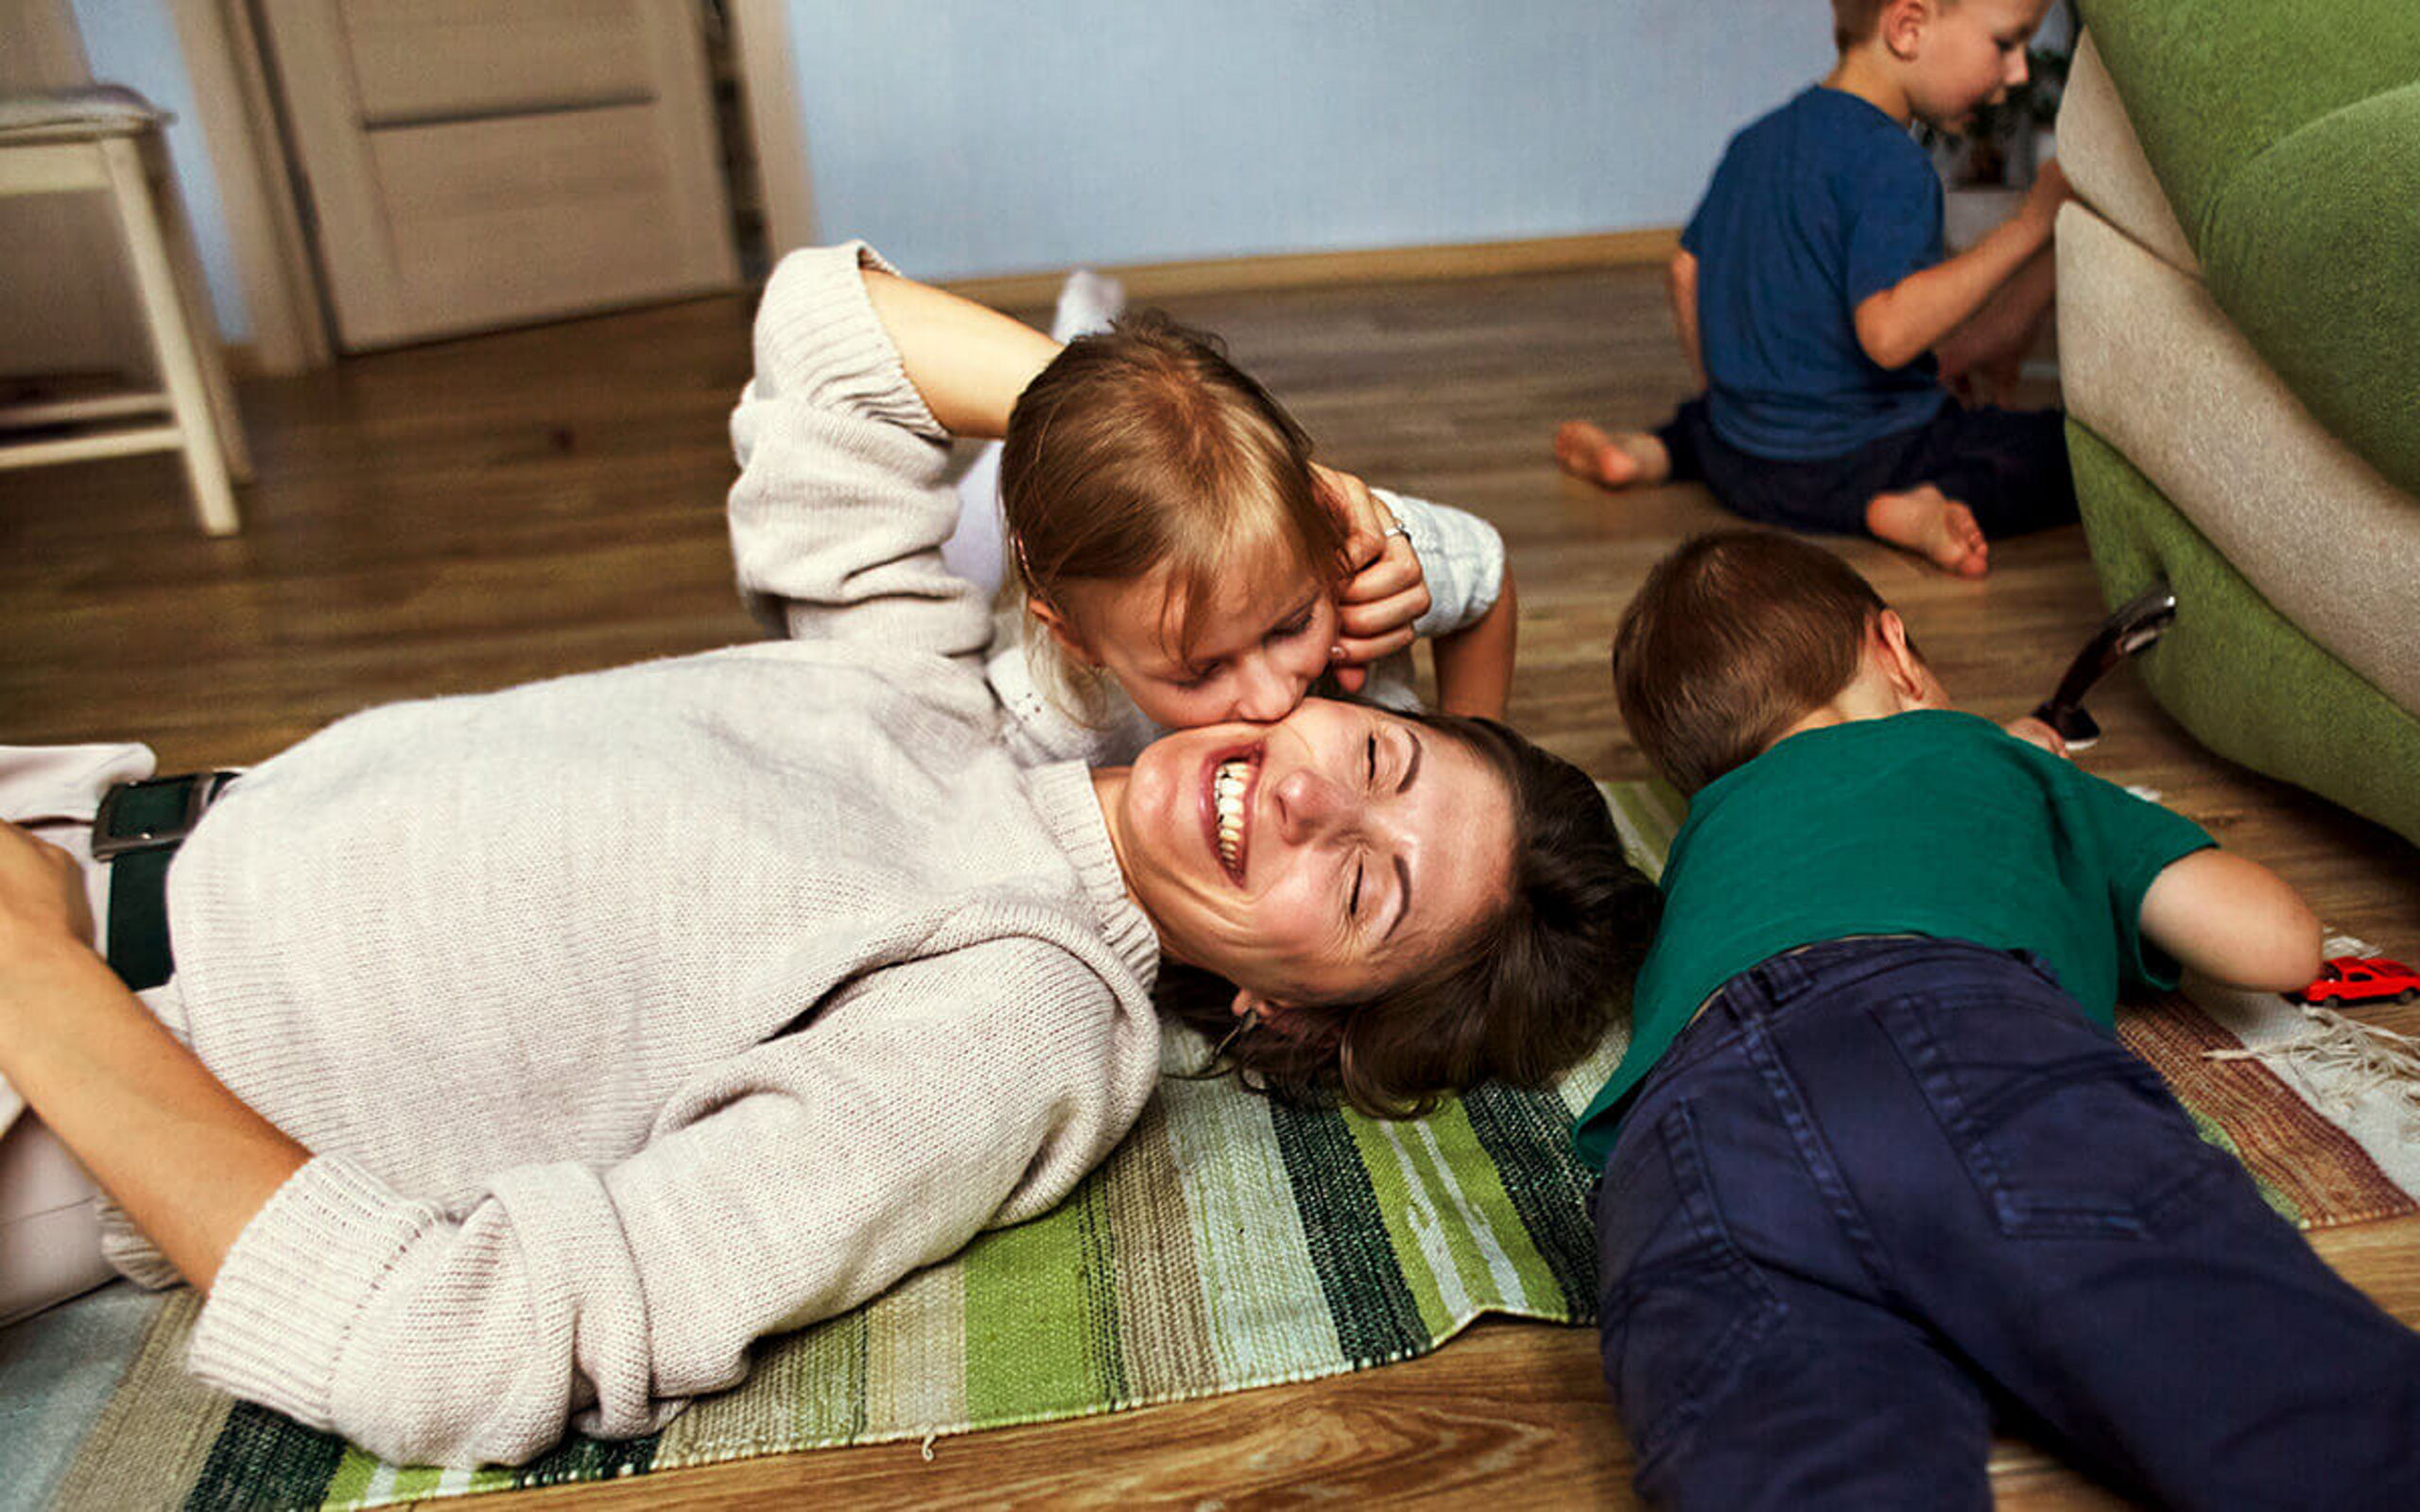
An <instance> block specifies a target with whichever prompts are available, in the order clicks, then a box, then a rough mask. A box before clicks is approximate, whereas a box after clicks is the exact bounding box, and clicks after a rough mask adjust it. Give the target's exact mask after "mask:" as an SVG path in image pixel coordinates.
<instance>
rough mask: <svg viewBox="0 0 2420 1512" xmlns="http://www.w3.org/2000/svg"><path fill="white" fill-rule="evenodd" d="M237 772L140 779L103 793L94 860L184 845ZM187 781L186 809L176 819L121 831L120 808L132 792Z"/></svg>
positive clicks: (95, 820)
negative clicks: (129, 831)
mask: <svg viewBox="0 0 2420 1512" xmlns="http://www.w3.org/2000/svg"><path fill="white" fill-rule="evenodd" d="M234 775H235V774H234V773H233V772H188V773H185V774H183V775H182V776H177V777H147V778H145V779H143V780H142V781H141V782H120V783H118V784H117V785H116V786H114V787H112V788H111V789H110V790H109V791H108V792H106V793H104V794H102V795H101V806H100V807H99V808H98V809H95V811H94V813H93V859H94V860H95V861H113V860H115V859H117V858H118V857H119V856H122V855H130V854H132V853H134V852H136V851H163V850H166V849H168V848H169V847H171V846H175V845H179V844H182V842H183V840H184V837H185V836H186V835H188V834H191V833H193V827H194V826H195V825H197V824H199V823H200V822H201V816H202V815H203V814H204V813H205V812H207V811H208V809H209V808H210V805H211V804H212V803H214V802H216V800H217V798H218V795H219V792H220V791H221V790H222V789H224V788H225V787H226V785H227V783H228V782H230V781H231V780H233V777H234ZM179 783H182V784H184V789H185V801H184V810H183V812H182V814H180V815H179V816H177V817H176V818H175V819H172V820H170V821H169V822H167V823H165V824H157V825H153V826H152V827H150V828H149V829H145V830H137V831H135V832H134V833H131V834H120V833H117V828H118V819H119V818H120V813H119V810H120V808H121V805H122V802H123V800H124V799H125V798H126V795H127V794H129V793H133V792H139V791H141V790H143V789H146V788H159V787H174V786H176V785H178V784H179Z"/></svg>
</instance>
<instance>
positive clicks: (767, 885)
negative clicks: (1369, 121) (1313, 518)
mask: <svg viewBox="0 0 2420 1512" xmlns="http://www.w3.org/2000/svg"><path fill="white" fill-rule="evenodd" d="M825 262H826V265H827V271H828V272H829V273H830V275H831V276H829V277H827V278H825V279H824V280H823V281H822V283H823V286H824V288H825V290H826V291H827V293H828V295H829V300H828V301H826V302H825V307H824V308H822V309H821V311H820V312H818V314H817V316H816V318H814V319H813V320H811V321H808V322H807V326H808V327H809V330H808V331H807V332H806V333H805V334H804V335H803V338H802V339H801V340H799V341H797V342H795V343H790V342H786V341H785V340H784V335H783V333H781V332H779V331H775V332H773V333H771V335H770V340H771V342H772V345H773V347H774V349H775V350H774V351H773V352H772V357H773V360H772V361H770V362H768V361H766V360H764V358H765V356H766V353H765V352H762V351H760V353H759V358H760V360H759V363H758V372H759V377H758V382H757V384H756V386H755V391H754V397H753V401H752V414H751V417H750V420H749V423H750V424H751V425H752V427H753V428H754V434H755V437H756V439H757V443H758V447H759V452H760V455H762V453H763V452H764V451H765V450H768V449H769V450H771V451H773V452H775V453H777V454H779V455H782V457H783V458H784V466H783V467H782V469H781V471H780V475H781V478H782V480H783V482H782V487H783V488H784V489H785V490H791V491H792V492H793V493H795V494H799V495H803V496H804V497H805V498H806V499H808V500H809V501H810V502H812V503H813V504H814V506H815V507H816V508H817V509H818V510H819V511H820V517H821V518H823V519H825V520H827V521H828V522H829V523H830V525H831V530H832V536H831V540H832V541H834V542H838V541H844V540H846V539H848V538H850V537H851V536H852V535H853V534H854V533H855V530H856V524H855V523H856V522H861V521H862V520H864V519H870V518H880V519H886V520H888V519H892V518H895V517H897V516H898V514H899V513H900V512H901V511H902V510H903V509H907V510H909V511H912V510H913V509H915V508H917V507H920V505H921V502H922V501H926V500H929V501H931V502H932V503H933V505H934V507H937V508H938V507H943V502H944V501H946V500H947V498H948V490H947V489H946V488H945V487H944V486H942V483H941V474H942V463H943V458H944V449H943V447H942V444H941V442H940V440H939V438H938V432H937V429H936V428H935V427H934V425H933V423H932V421H931V419H930V417H929V416H928V415H926V414H925V411H924V406H923V404H922V403H921V401H920V400H919V399H918V398H917V396H916V394H915V392H914V390H913V389H912V388H910V387H908V385H907V383H906V382H905V380H904V377H903V375H902V374H901V373H900V371H899V368H898V363H897V359H896V357H895V355H893V354H891V352H890V347H889V344H888V342H887V341H886V340H885V339H884V338H883V336H882V334H881V332H880V329H879V327H878V326H877V325H876V324H875V322H874V321H873V313H872V310H871V307H870V306H868V305H867V304H866V302H865V298H864V293H863V289H862V287H861V285H860V283H859V281H858V280H857V278H856V271H855V269H856V264H855V258H854V254H853V253H852V252H850V251H849V250H848V249H840V250H839V251H838V252H836V253H834V254H830V255H829V256H827V257H826V259H825ZM844 275H845V276H844ZM760 335H761V333H760ZM754 488H755V484H754V482H753V481H752V478H749V477H744V478H743V479H742V480H741V482H740V484H739V488H738V492H739V495H740V497H738V498H735V503H734V517H735V520H740V519H744V518H745V517H747V516H748V514H749V513H750V512H751V507H752V506H751V504H750V501H749V497H748V496H749V495H750V494H751V492H752V490H753V489H754ZM791 502H797V500H796V499H795V498H794V499H793V500H792V501H791ZM817 549H818V548H817V544H816V542H815V541H794V551H795V555H794V556H793V558H791V560H790V563H789V564H790V566H792V567H793V568H794V569H795V572H794V574H793V575H792V576H791V577H790V578H789V579H788V582H789V588H790V593H791V594H792V595H793V596H794V597H797V596H800V595H801V594H802V589H801V586H800V585H802V584H807V583H811V584H814V585H815V587H814V589H813V590H812V592H813V593H814V595H815V596H814V598H813V602H814V604H815V605H816V607H817V610H818V612H817V613H816V614H815V615H814V616H813V620H814V625H815V628H816V630H817V632H818V634H819V635H820V637H821V639H819V640H815V641H804V642H789V643H783V644H763V645H755V646H748V647H742V648H737V649H734V650H728V651H721V652H715V653H710V654H708V655H705V656H700V657H690V658H683V659H679V660H672V661H665V662H652V663H648V664H645V665H641V666H636V667H630V668H624V669H620V670H616V671H611V672H603V673H596V674H592V675H588V676H583V677H576V678H568V679H560V680H557V681H552V682H545V683H540V684H535V685H532V686H528V687H524V688H517V689H513V690H510V691H508V692H504V693H499V694H493V695H487V696H475V697H460V698H448V699H441V700H436V701H431V702H423V703H412V704H403V705H396V706H392V707H389V708H385V709H380V710H375V711H372V712H371V713H364V714H360V715H356V716H354V717H353V718H350V719H347V720H344V721H342V722H340V723H338V724H337V725H335V726H333V727H331V728H330V729H328V730H324V731H322V732H321V733H320V734H318V735H316V736H314V737H312V738H311V739H309V740H306V741H304V742H303V743H302V744H301V745H299V746H297V747H294V748H293V749H292V750H290V751H287V752H285V754H283V755H281V756H278V757H276V758H274V759H273V760H271V761H269V762H268V763H266V764H264V765H261V766H259V767H256V768H254V769H253V770H252V771H251V772H250V773H249V774H247V775H246V776H245V777H244V778H243V779H242V781H241V782H238V783H237V784H236V786H235V788H234V789H233V791H232V792H231V793H230V795H229V796H228V797H227V798H226V799H224V800H222V801H221V803H220V804H219V805H218V807H216V809H214V810H213V811H212V812H211V814H210V815H209V816H208V817H207V818H206V819H205V820H204V821H203V823H202V824H201V826H200V827H199V830H198V831H197V832H196V833H195V834H194V836H193V838H192V839H191V840H190V841H189V842H188V843H187V845H186V846H185V848H184V850H183V851H182V852H181V854H180V855H179V858H178V860H177V863H176V866H175V868H174V869H173V871H172V873H171V876H170V882H169V909H170V918H171V923H172V933H173V937H174V939H175V944H176V952H177V961H178V967H179V971H178V976H177V979H176V981H175V983H174V984H173V987H174V991H173V992H171V993H168V994H165V995H164V997H163V999H162V1005H163V1006H162V1011H163V1012H164V1016H166V1017H167V1018H168V1020H169V1022H170V1026H171V1027H172V1028H173V1029H174V1030H175V1031H176V1032H177V1033H179V1034H180V1035H181V1036H182V1037H183V1038H184V1039H185V1040H187V1041H188V1042H190V1043H191V1044H192V1045H193V1047H194V1049H195V1050H196V1051H197V1052H198V1053H199V1055H200V1057H202V1059H203V1060H204V1061H205V1062H206V1063H207V1064H208V1065H209V1066H210V1068H211V1069H212V1070H213V1071H214V1072H215V1073H216V1074H217V1075H218V1076H219V1077H220V1078H221V1079H222V1080H223V1081H225V1082H226V1083H227V1085H228V1086H229V1087H230V1088H231V1089H233V1091H234V1092H235V1093H236V1094H237V1095H238V1096H240V1097H242V1098H243V1099H244V1100H245V1101H246V1102H247V1103H248V1104H250V1105H251V1106H252V1107H253V1108H257V1109H259V1110H260V1111H261V1112H262V1113H263V1114H265V1115H266V1116H267V1117H268V1118H269V1119H270V1120H271V1121H272V1122H274V1123H275V1124H277V1125H279V1126H280V1127H281V1128H283V1129H285V1131H286V1132H288V1133H289V1134H291V1135H293V1136H294V1137H295V1138H296V1139H298V1140H300V1141H301V1142H302V1143H303V1144H304V1145H305V1146H307V1147H308V1148H310V1149H311V1150H313V1151H314V1152H315V1158H314V1159H313V1160H311V1161H310V1162H309V1163H308V1164H307V1165H305V1166H304V1167H303V1168H302V1170H301V1171H300V1172H298V1173H297V1174H296V1175H295V1176H294V1177H293V1178H292V1179H291V1180H289V1181H288V1182H287V1183H286V1184H285V1187H284V1188H282V1189H281V1190H280V1191H279V1192H278V1193H277V1194H276V1195H275V1196H274V1197H273V1198H272V1199H271V1200H270V1201H269V1203H268V1206H267V1207H265V1208H264V1209H263V1210H262V1211H261V1212H260V1213H259V1214H258V1215H257V1216H256V1217H255V1218H254V1219H253V1220H252V1221H251V1224H250V1225H249V1226H248V1227H247V1228H246V1229H244V1231H243V1233H242V1234H241V1235H240V1236H239V1237H238V1239H237V1240H236V1242H235V1244H234V1246H233V1248H232V1249H231V1250H230V1252H229V1254H228V1256H227V1258H226V1262H225V1264H224V1266H223V1268H222V1269H221V1270H220V1272H219V1274H218V1279H217V1282H216V1286H215V1287H214V1289H213V1291H212V1293H211V1295H210V1297H209V1299H208V1301H207V1303H206V1305H205V1306H204V1308H203V1310H202V1314H201V1318H200V1321H199V1325H198V1327H197V1329H196V1331H195V1333H194V1338H193V1345H192V1351H191V1356H190V1364H191V1367H192V1368H193V1370H194V1371H195V1373H196V1374H198V1375H199V1376H200V1377H202V1378H203V1379H204V1380H207V1381H209V1382H211V1383H215V1384H216V1385H219V1386H222V1387H224V1388H226V1389H228V1390H230V1391H232V1392H233V1393H235V1394H236V1395H238V1396H240V1397H244V1398H246V1399H248V1400H253V1401H257V1402H261V1403H264V1404H266V1405H268V1406H270V1407H274V1408H276V1409H278V1410H279V1411H281V1412H285V1413H286V1414H289V1415H290V1416H292V1417H296V1418H299V1419H301V1420H302V1421H303V1422H305V1423H309V1424H311V1425H313V1426H316V1427H322V1428H331V1429H334V1430H336V1431H337V1432H338V1433H341V1434H343V1435H347V1436H348V1437H351V1438H352V1439H354V1441H356V1442H358V1443H360V1444H361V1445H363V1446H364V1447H366V1448H368V1449H371V1450H373V1451H375V1452H379V1453H381V1454H385V1455H388V1456H390V1457H393V1458H397V1459H402V1460H418V1461H439V1462H446V1463H454V1464H465V1463H472V1462H477V1461H486V1460H496V1461H518V1460H522V1459H526V1458H527V1457H528V1456H530V1455H532V1454H535V1453H537V1452H540V1451H542V1450H544V1449H545V1448H546V1447H547V1446H548V1445H550V1444H551V1443H553V1442H554V1441H555V1440H556V1438H557V1437H559V1436H560V1435H561V1434H562V1432H563V1430H564V1428H565V1426H566V1425H567V1424H575V1425H577V1426H578V1427H579V1428H580V1429H581V1430H583V1431H584V1432H588V1433H592V1434H599V1435H632V1434H641V1433H646V1432H648V1431H650V1430H652V1429H654V1428H656V1427H658V1426H660V1425H661V1424H662V1423H663V1422H664V1421H665V1420H666V1419H667V1418H668V1417H671V1416H672V1415H673V1414H674V1413H675V1412H677V1411H679V1410H680V1408H681V1407H682V1405H683V1403H684V1402H685V1401H686V1400H687V1399H689V1398H691V1397H693V1396H695V1395H697V1394H699V1393H702V1392H711V1391H716V1390H718V1389H721V1388H723V1387H727V1386H730V1385H732V1384H734V1383H736V1382H737V1381H739V1380H740V1379H741V1377H742V1376H743V1374H744V1373H745V1371H746V1369H747V1361H748V1354H747V1351H748V1348H749V1345H750V1343H751V1341H752V1340H754V1339H755V1338H757V1337H758V1336H760V1335H762V1334H765V1333H769V1332H777V1331H780V1330H785V1329H790V1328H796V1327H798V1326H800V1325H802V1324H804V1323H807V1322H810V1321H812V1320H814V1319H816V1318H820V1317H823V1316H826V1315H828V1314H833V1313H836V1312H838V1311H840V1310H842V1309H845V1308H848V1307H850V1306H853V1305H855V1304H856V1303H858V1302H860V1301H863V1300H864V1299H866V1298H867V1297H872V1296H873V1295H874V1294H876V1293H878V1292H880V1291H881V1290H883V1289H884V1288H885V1287H887V1286H889V1285H890V1284H891V1283H892V1282H893V1281H895V1280H898V1279H899V1278H900V1277H902V1276H903V1275H905V1274H907V1273H908V1271H910V1270H912V1269H914V1268H916V1267H918V1266H921V1265H925V1264H928V1263H932V1262H935V1261H938V1260H941V1259H942V1258H943V1257H945V1256H947V1255H949V1254H951V1253H952V1252H953V1251H955V1250H957V1249H958V1248H959V1246H963V1245H964V1244H965V1243H966V1242H967V1240H968V1239H970V1238H972V1237H973V1236H974V1235H975V1234H976V1233H977V1231H979V1230H980V1229H983V1228H985V1227H986V1226H990V1225H994V1224H1001V1223H1011V1222H1015V1221H1017V1220H1020V1219H1023V1218H1027V1217H1030V1216H1032V1215H1034V1214H1036V1213H1039V1212H1042V1211H1045V1210H1046V1209H1048V1208H1049V1207H1050V1206H1052V1205H1053V1204H1055V1203H1056V1202H1058V1201H1059V1200H1060V1198H1061V1197H1062V1196H1063V1194H1065V1193H1066V1192H1067V1191H1068V1189H1069V1188H1070V1187H1071V1186H1072V1185H1073V1184H1074V1183H1075V1181H1076V1180H1077V1179H1078V1178H1079V1177H1080V1176H1082V1175H1083V1173H1084V1172H1085V1171H1087V1170H1088V1169H1090V1168H1091V1167H1092V1166H1093V1165H1094V1164H1095V1162H1097V1161H1098V1160H1100V1159H1101V1157H1102V1156H1104V1155H1105V1154H1107V1153H1108V1151H1109V1150H1110V1148H1111V1147H1112V1146H1113V1145H1114V1144H1115V1143H1116V1142H1117V1140H1118V1139H1119V1138H1120V1137H1121V1136H1122V1135H1123V1134H1124V1133H1125V1131H1126V1129H1127V1128H1128V1126H1129V1125H1130V1124H1131V1123H1132V1120H1133V1118H1134V1117H1135V1115H1136V1113H1137V1112H1138V1111H1139V1110H1140V1109H1141V1108H1142V1106H1143V1103H1144V1102H1145V1100H1146V1099H1147V1098H1148V1097H1149V1096H1150V1092H1151V1091H1152V1088H1153V1085H1154V1083H1155V1080H1156V1076H1157V1072H1158V1026H1157V1024H1156V1022H1155V1021H1154V1019H1153V1017H1152V1012H1151V1007H1150V996H1149V993H1150V982H1151V978H1152V975H1153V972H1154V971H1155V970H1156V963H1157V947H1156V942H1155V941H1154V939H1153V937H1152V935H1151V930H1150V924H1149V922H1148V920H1147V919H1145V918H1144V917H1143V915H1142V913H1141V912H1140V911H1139V910H1138V909H1137V908H1136V907H1135V906H1134V904H1133V903H1132V901H1131V900H1130V899H1129V898H1128V897H1127V895H1126V892H1125V890H1124V886H1123V883H1122V880H1121V878H1120V876H1119V873H1118V869H1117V866H1116V862H1115V856H1114V855H1113V853H1112V851H1111V849H1110V845H1109V837H1108V833H1107V831H1106V829H1105V827H1104V825H1103V823H1102V819H1101V816H1100V812H1099V808H1098V803H1097V801H1096V800H1095V799H1094V797H1093V792H1092V787H1091V783H1090V781H1089V779H1088V777H1087V775H1086V773H1085V771H1084V769H1083V768H1082V767H1081V766H1080V765H1047V766H1041V767H1034V768H1030V769H1027V768H1022V767H1020V765H1018V763H1017V762H1016V761H1015V760H1014V758H1013V757H1012V756H1011V753H1010V752H1009V751H1008V749H1007V748H1006V747H1005V745H1004V743H1003V742H1002V740H1001V738H1000V730H999V723H1000V721H999V714H998V710H997V706H996V704H995V703H994V698H993V696H992V694H991V691H990V690H989V688H988V687H987V686H986V684H985V682H984V680H983V679H982V675H981V668H980V665H979V662H978V660H977V655H976V653H977V652H979V651H980V649H981V648H982V646H983V644H984V642H985V640H986V639H987V638H988V634H989V622H988V619H987V617H986V616H985V614H984V612H983V606H982V605H980V604H978V603H976V602H974V601H973V599H972V597H971V595H970V594H968V593H960V592H958V591H957V590H955V589H953V588H952V586H951V585H950V583H949V582H948V581H945V580H944V578H945V576H946V575H944V574H942V572H941V571H940V570H939V567H938V561H937V559H936V561H935V562H934V563H931V564H927V563H925V562H924V561H923V560H922V559H921V558H916V559H901V560H896V561H890V562H882V563H875V564H871V565H868V564H863V563H858V564H856V565H852V566H848V567H846V568H845V569H843V570H835V571H830V572H820V571H819V568H818V565H817V556H816V554H817ZM851 549H854V548H851Z"/></svg>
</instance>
